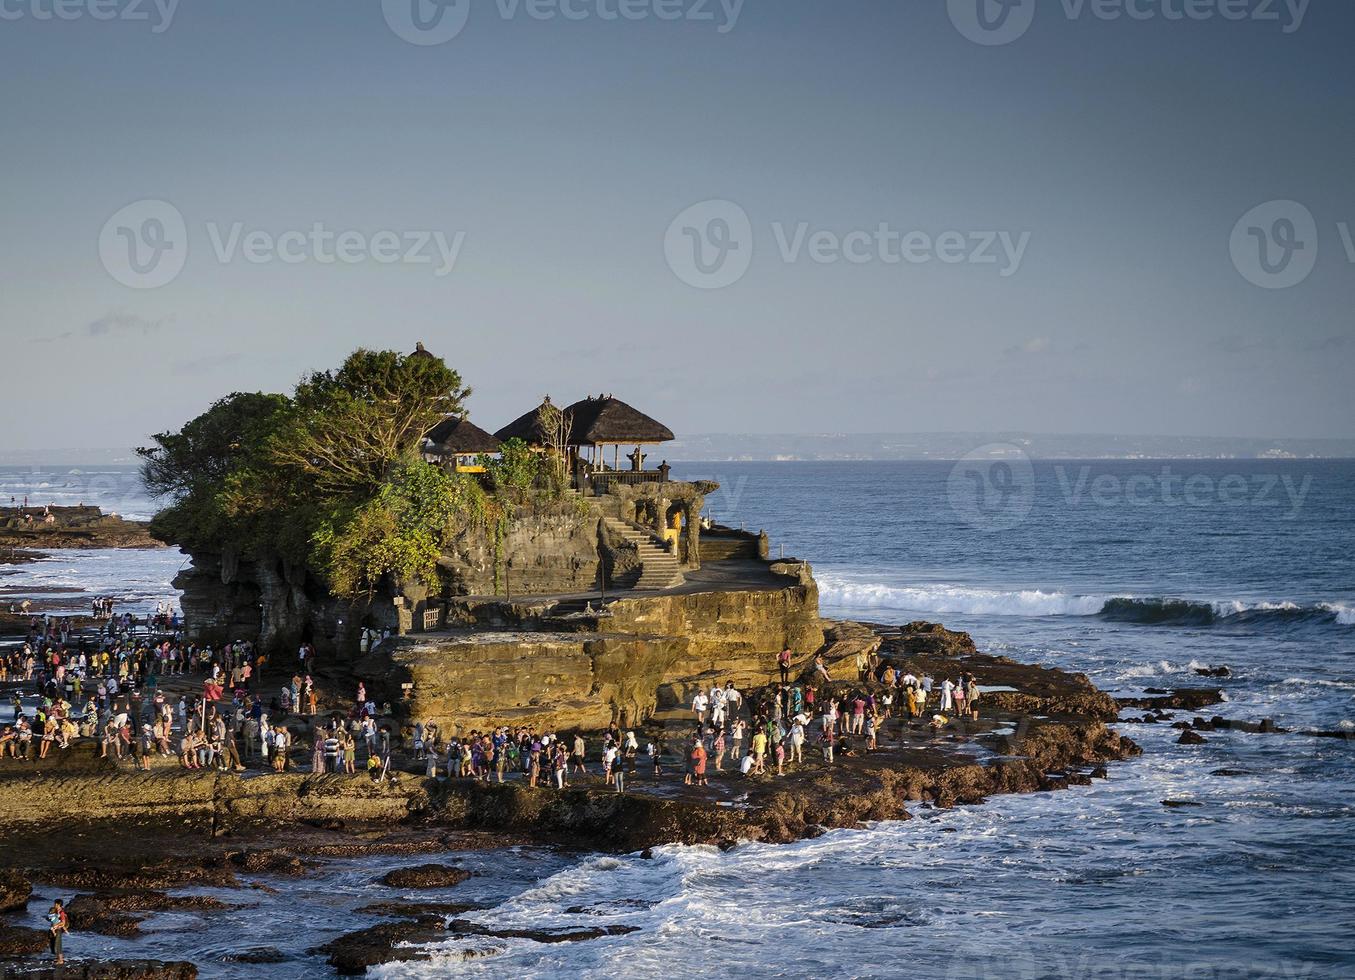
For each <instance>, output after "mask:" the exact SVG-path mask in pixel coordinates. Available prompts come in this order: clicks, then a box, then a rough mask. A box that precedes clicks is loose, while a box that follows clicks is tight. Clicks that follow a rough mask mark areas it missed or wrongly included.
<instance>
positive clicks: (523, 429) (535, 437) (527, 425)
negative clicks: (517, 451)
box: [494, 397, 550, 446]
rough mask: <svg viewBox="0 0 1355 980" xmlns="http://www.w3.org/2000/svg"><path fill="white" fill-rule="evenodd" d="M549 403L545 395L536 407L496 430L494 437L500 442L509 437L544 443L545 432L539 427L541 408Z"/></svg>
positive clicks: (527, 441) (536, 444) (505, 440)
mask: <svg viewBox="0 0 1355 980" xmlns="http://www.w3.org/2000/svg"><path fill="white" fill-rule="evenodd" d="M549 403H550V398H549V397H547V398H546V400H545V401H544V402H542V403H541V404H540V405H538V406H537V407H536V408H534V409H532V410H531V411H530V412H527V413H526V414H524V415H519V416H518V417H517V418H515V419H513V421H511V422H509V423H508V424H507V425H505V426H504V427H503V428H502V429H500V430H499V431H498V432H496V433H494V438H495V439H498V440H500V441H502V442H507V441H508V440H509V439H521V440H522V441H523V442H525V443H528V444H529V445H533V446H543V445H545V444H546V434H545V432H543V431H542V429H541V409H542V408H544V407H545V406H546V405H548V404H549Z"/></svg>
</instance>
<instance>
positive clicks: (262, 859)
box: [229, 850, 306, 877]
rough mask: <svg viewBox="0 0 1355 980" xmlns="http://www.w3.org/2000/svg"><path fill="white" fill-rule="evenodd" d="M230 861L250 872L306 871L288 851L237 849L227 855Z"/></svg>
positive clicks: (285, 872) (283, 872) (302, 872)
mask: <svg viewBox="0 0 1355 980" xmlns="http://www.w3.org/2000/svg"><path fill="white" fill-rule="evenodd" d="M229 859H230V862H231V863H232V864H234V865H236V866H237V867H238V868H240V869H241V870H243V871H247V872H249V873H250V874H270V875H290V876H292V877H298V876H300V875H304V874H305V873H306V865H305V864H304V863H303V862H302V860H301V859H300V858H299V857H297V856H296V855H295V854H293V853H291V852H290V851H279V850H257V851H238V852H236V853H233V854H231V855H229Z"/></svg>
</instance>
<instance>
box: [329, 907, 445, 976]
mask: <svg viewBox="0 0 1355 980" xmlns="http://www.w3.org/2000/svg"><path fill="white" fill-rule="evenodd" d="M441 935H442V917H441V916H438V915H428V916H421V917H420V918H417V919H412V920H409V921H406V922H383V923H381V924H380V925H375V926H371V927H370V928H367V929H359V930H358V931H357V932H350V933H348V934H347V935H343V936H340V937H339V938H338V939H335V940H332V941H331V942H328V943H326V944H325V945H323V946H317V947H315V948H314V949H311V950H308V951H307V952H309V953H310V954H311V955H314V956H324V957H325V962H327V963H328V964H329V965H330V966H332V967H334V969H335V971H337V972H338V973H339V974H340V975H342V976H360V975H362V974H364V973H366V972H367V968H368V967H369V966H378V965H380V964H382V963H396V962H408V961H411V960H426V959H428V954H427V953H425V952H422V951H421V950H419V949H412V948H406V947H401V948H398V949H397V948H396V947H397V946H400V944H402V943H421V942H422V943H428V942H433V941H434V940H435V939H437V938H439V937H440V936H441Z"/></svg>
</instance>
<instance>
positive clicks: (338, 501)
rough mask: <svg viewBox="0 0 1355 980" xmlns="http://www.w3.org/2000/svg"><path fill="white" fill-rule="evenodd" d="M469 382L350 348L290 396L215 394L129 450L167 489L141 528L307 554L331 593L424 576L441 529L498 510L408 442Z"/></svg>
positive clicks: (191, 546) (257, 553)
mask: <svg viewBox="0 0 1355 980" xmlns="http://www.w3.org/2000/svg"><path fill="white" fill-rule="evenodd" d="M469 394H470V389H469V388H466V387H464V386H463V385H462V383H461V376H460V375H459V374H458V373H457V372H456V371H453V370H452V369H450V368H448V367H447V366H446V364H444V363H443V362H442V360H441V359H439V358H436V357H431V356H427V355H426V354H422V353H420V354H416V355H409V356H405V355H401V354H397V353H394V352H391V351H368V350H358V351H355V352H354V353H353V354H351V355H350V356H349V357H348V359H347V360H346V361H345V362H344V364H343V366H342V367H340V368H339V369H338V370H336V371H322V372H317V373H315V374H312V375H311V376H310V377H308V378H306V379H304V380H303V381H302V382H301V383H300V384H298V385H297V387H296V390H295V391H294V393H293V394H292V395H291V396H290V397H288V396H285V395H269V394H261V393H255V394H240V393H237V394H233V395H230V396H228V397H226V398H223V399H221V400H220V401H218V402H216V403H215V404H214V405H213V406H212V407H211V408H209V409H208V410H207V411H206V412H204V413H203V414H202V415H200V416H198V418H196V419H194V420H192V421H191V422H189V423H187V424H186V425H185V426H184V427H183V429H181V430H180V431H178V432H165V433H161V434H159V435H157V436H155V437H154V440H155V445H153V446H151V447H148V448H145V449H140V450H138V452H139V453H140V455H141V456H142V458H143V460H144V463H143V466H142V474H143V478H144V480H145V482H146V486H147V488H148V489H149V490H150V491H151V493H152V494H154V495H156V496H162V497H169V498H171V502H170V504H169V505H168V506H167V507H166V508H165V509H164V510H163V511H161V512H160V514H159V515H157V517H156V518H155V520H154V522H153V523H152V532H153V533H154V534H155V535H156V536H157V537H159V538H161V539H162V540H164V541H166V542H169V543H172V544H178V545H181V546H182V547H184V548H186V549H188V550H189V551H196V550H202V551H212V552H226V551H235V552H238V553H240V554H243V555H246V556H249V557H254V558H267V557H272V556H281V557H283V558H285V559H287V560H289V561H293V562H296V563H298V564H300V563H305V564H306V565H308V566H309V567H310V568H311V570H312V571H313V572H315V573H316V574H317V575H319V576H320V577H321V578H322V579H323V580H324V581H325V582H326V583H327V584H328V585H329V586H330V588H332V589H333V590H334V591H335V592H337V593H339V594H342V595H350V596H356V595H358V594H359V593H361V592H364V591H366V592H370V591H371V590H373V589H375V588H376V587H377V584H378V583H379V582H380V580H381V578H382V577H383V576H386V575H389V576H392V577H393V578H395V579H397V580H423V581H430V580H431V579H432V578H433V577H434V576H435V575H436V567H437V559H438V557H439V556H440V555H441V552H442V548H443V547H444V545H445V544H446V543H447V542H448V541H449V540H450V538H451V537H452V536H453V535H455V534H457V533H459V532H460V531H461V530H462V529H464V528H465V527H466V526H469V525H470V524H473V523H476V522H487V521H491V520H498V519H499V517H498V513H497V512H496V510H495V507H494V505H493V501H491V500H490V499H488V498H487V496H486V494H485V492H484V491H483V490H482V489H481V487H480V485H479V484H478V483H477V482H475V481H474V480H472V479H468V478H463V477H458V476H456V475H453V474H449V473H446V472H445V471H443V470H440V469H439V468H437V467H435V466H432V465H430V464H428V463H426V462H425V461H424V460H423V459H422V457H421V454H420V450H421V446H422V442H423V438H424V434H425V433H426V432H427V431H428V430H429V429H430V428H432V426H433V425H434V424H435V423H436V422H437V421H438V420H440V419H441V418H442V417H443V416H444V415H446V414H455V413H460V412H461V411H463V404H464V401H465V399H466V397H467V396H468V395H469Z"/></svg>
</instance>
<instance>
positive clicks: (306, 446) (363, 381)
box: [266, 350, 470, 498]
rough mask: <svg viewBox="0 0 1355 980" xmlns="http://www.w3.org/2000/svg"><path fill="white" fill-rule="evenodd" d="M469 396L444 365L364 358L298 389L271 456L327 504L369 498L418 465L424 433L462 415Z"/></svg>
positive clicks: (357, 355)
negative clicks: (410, 466)
mask: <svg viewBox="0 0 1355 980" xmlns="http://www.w3.org/2000/svg"><path fill="white" fill-rule="evenodd" d="M469 395H470V389H469V388H465V387H463V386H462V384H461V375H459V374H457V372H455V371H453V370H451V369H450V368H448V367H447V366H446V365H445V364H443V363H442V361H441V360H440V359H438V358H436V357H424V356H409V357H406V356H402V355H400V354H395V353H393V352H391V351H369V350H357V351H354V352H353V353H352V354H350V355H349V356H348V359H347V360H346V361H344V363H343V366H342V367H341V368H339V370H337V371H322V372H317V373H315V374H312V375H311V376H310V377H309V378H308V379H306V380H305V381H302V382H301V384H299V385H297V389H296V393H295V395H293V397H292V410H291V411H290V412H289V413H287V416H286V419H285V421H284V423H283V424H282V425H281V426H279V427H278V428H277V430H276V431H275V432H274V433H273V434H272V435H271V436H270V438H269V439H268V442H267V446H266V452H267V454H268V457H269V460H270V462H271V463H272V465H274V466H276V467H277V468H279V469H281V470H284V471H289V472H290V473H292V474H293V475H294V476H296V477H298V478H300V479H304V480H306V481H308V482H310V483H311V484H312V485H313V486H314V489H315V490H316V492H318V493H320V494H322V495H324V496H327V497H334V498H352V497H358V498H361V497H366V496H369V495H370V494H373V493H375V492H376V491H377V490H378V489H379V488H380V487H381V486H382V484H383V483H385V482H386V481H387V480H388V479H389V478H390V476H391V473H392V472H393V471H394V470H395V469H396V468H397V467H399V466H402V465H407V464H408V463H410V462H412V461H413V460H415V459H417V458H418V456H419V448H420V445H421V444H422V442H423V437H424V433H426V432H427V431H428V430H429V429H431V428H432V427H433V426H434V424H436V423H437V422H438V420H439V419H441V418H442V417H443V416H444V415H447V414H456V413H460V412H462V411H463V403H464V401H465V399H466V398H467V397H468V396H469Z"/></svg>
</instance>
